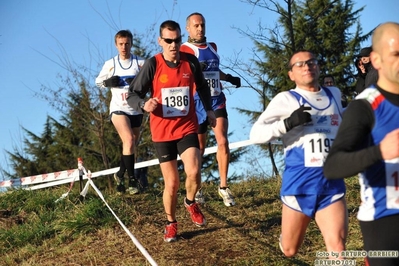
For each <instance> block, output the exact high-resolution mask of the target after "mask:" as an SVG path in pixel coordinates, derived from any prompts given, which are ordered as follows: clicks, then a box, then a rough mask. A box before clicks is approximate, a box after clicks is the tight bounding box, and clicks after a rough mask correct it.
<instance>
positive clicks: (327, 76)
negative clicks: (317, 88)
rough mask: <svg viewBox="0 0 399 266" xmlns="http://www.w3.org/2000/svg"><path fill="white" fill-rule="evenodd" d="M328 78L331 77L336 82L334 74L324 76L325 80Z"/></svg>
mask: <svg viewBox="0 0 399 266" xmlns="http://www.w3.org/2000/svg"><path fill="white" fill-rule="evenodd" d="M326 78H331V79H332V80H333V82H335V79H334V77H333V75H330V74H327V75H325V76H324V78H323V80H325V79H326Z"/></svg>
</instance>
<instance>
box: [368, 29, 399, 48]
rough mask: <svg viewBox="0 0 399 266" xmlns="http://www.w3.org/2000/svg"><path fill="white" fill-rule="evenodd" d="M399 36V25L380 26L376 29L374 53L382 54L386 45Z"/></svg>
mask: <svg viewBox="0 0 399 266" xmlns="http://www.w3.org/2000/svg"><path fill="white" fill-rule="evenodd" d="M398 34H399V23H396V22H386V23H383V24H381V25H379V26H378V27H377V28H376V29H375V31H374V33H373V37H372V43H373V51H377V52H381V49H383V46H384V43H385V42H387V41H389V40H390V39H391V38H392V37H394V36H395V35H398ZM396 41H399V40H396Z"/></svg>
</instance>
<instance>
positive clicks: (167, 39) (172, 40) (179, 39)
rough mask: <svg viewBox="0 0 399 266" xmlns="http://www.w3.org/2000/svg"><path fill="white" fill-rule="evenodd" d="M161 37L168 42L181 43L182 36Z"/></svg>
mask: <svg viewBox="0 0 399 266" xmlns="http://www.w3.org/2000/svg"><path fill="white" fill-rule="evenodd" d="M161 39H162V40H164V41H165V42H166V43H167V44H172V42H174V43H181V36H180V37H177V38H176V39H169V38H164V37H161Z"/></svg>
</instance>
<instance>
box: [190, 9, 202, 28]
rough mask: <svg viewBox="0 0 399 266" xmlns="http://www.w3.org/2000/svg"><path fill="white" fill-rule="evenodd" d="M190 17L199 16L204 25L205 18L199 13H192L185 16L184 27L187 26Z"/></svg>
mask: <svg viewBox="0 0 399 266" xmlns="http://www.w3.org/2000/svg"><path fill="white" fill-rule="evenodd" d="M192 16H201V17H202V19H203V20H204V23H205V17H204V15H202V14H201V13H198V12H194V13H191V14H190V15H188V16H187V18H186V26H188V22H189V21H190V18H191V17H192Z"/></svg>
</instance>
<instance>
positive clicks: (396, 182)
mask: <svg viewBox="0 0 399 266" xmlns="http://www.w3.org/2000/svg"><path fill="white" fill-rule="evenodd" d="M385 172H386V176H385V179H386V193H387V209H399V159H398V158H396V159H392V160H387V161H386V162H385Z"/></svg>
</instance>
